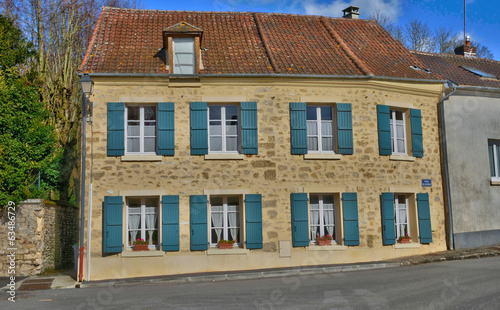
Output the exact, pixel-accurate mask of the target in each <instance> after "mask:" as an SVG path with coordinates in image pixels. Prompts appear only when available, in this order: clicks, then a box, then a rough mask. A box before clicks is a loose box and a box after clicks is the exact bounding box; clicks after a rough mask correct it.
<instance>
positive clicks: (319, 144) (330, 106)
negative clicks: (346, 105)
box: [306, 104, 337, 154]
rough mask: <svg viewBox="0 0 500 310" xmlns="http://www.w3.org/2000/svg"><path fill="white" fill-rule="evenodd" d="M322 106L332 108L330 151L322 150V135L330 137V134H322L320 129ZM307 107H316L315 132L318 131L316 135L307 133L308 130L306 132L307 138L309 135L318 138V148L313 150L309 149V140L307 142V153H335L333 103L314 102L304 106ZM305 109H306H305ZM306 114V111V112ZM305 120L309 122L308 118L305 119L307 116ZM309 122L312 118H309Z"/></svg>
mask: <svg viewBox="0 0 500 310" xmlns="http://www.w3.org/2000/svg"><path fill="white" fill-rule="evenodd" d="M322 107H329V108H331V109H332V136H331V137H332V140H333V141H332V146H333V147H332V150H331V151H324V150H323V137H325V138H326V137H330V136H327V135H323V132H322V129H321V121H322V120H321V108H322ZM307 108H316V120H315V122H316V132H317V133H318V134H317V135H311V134H310V133H309V131H308V132H307V140H308V141H309V137H316V138H317V139H318V150H317V151H315V150H310V149H309V142H308V143H307V153H310V154H314V153H316V154H318V153H330V154H335V150H336V145H337V137H336V136H335V121H336V119H335V114H336V113H335V106H334V105H314V104H308V105H307V106H306V109H307ZM306 111H307V110H306ZM306 114H307V112H306ZM306 122H310V121H309V120H307V116H306ZM311 122H314V120H311Z"/></svg>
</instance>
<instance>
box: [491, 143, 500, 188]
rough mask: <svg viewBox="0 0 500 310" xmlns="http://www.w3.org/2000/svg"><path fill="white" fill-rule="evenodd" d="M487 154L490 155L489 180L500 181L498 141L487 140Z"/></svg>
mask: <svg viewBox="0 0 500 310" xmlns="http://www.w3.org/2000/svg"><path fill="white" fill-rule="evenodd" d="M488 152H489V154H490V174H491V180H492V181H500V141H499V140H489V141H488Z"/></svg>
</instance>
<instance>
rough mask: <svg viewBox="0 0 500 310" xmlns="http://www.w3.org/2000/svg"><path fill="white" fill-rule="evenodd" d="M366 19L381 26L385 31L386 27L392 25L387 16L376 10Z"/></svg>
mask: <svg viewBox="0 0 500 310" xmlns="http://www.w3.org/2000/svg"><path fill="white" fill-rule="evenodd" d="M368 19H371V20H374V21H375V22H377V24H379V25H380V26H382V27H383V28H385V29H387V27H388V26H390V25H392V20H391V18H390V17H389V16H387V15H385V14H384V13H382V12H381V11H380V10H376V11H375V12H373V13H372V14H371V15H370V16H369V17H368Z"/></svg>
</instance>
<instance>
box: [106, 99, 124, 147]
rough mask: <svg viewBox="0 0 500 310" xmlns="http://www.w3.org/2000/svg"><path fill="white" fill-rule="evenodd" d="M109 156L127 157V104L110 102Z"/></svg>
mask: <svg viewBox="0 0 500 310" xmlns="http://www.w3.org/2000/svg"><path fill="white" fill-rule="evenodd" d="M107 145H108V156H122V155H125V103H123V102H108V135H107Z"/></svg>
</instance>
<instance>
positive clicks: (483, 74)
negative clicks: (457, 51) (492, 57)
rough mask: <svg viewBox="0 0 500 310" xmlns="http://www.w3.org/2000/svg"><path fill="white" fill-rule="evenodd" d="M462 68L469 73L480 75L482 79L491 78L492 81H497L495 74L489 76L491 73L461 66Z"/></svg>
mask: <svg viewBox="0 0 500 310" xmlns="http://www.w3.org/2000/svg"><path fill="white" fill-rule="evenodd" d="M460 67H461V68H463V69H465V70H467V71H470V72H472V73H474V74H476V75H479V76H480V77H485V78H490V79H496V78H497V77H496V76H494V75H493V74H489V73H486V72H484V71H481V70H478V69H476V68H474V67H464V66H460Z"/></svg>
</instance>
